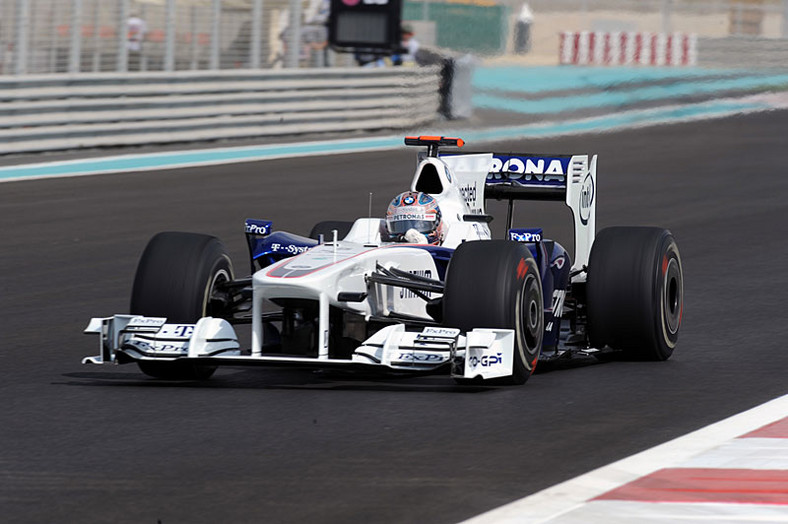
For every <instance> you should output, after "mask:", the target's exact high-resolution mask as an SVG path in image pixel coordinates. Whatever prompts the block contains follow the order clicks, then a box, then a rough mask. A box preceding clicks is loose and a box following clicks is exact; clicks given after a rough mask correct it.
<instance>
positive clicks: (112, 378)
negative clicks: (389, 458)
mask: <svg viewBox="0 0 788 524" xmlns="http://www.w3.org/2000/svg"><path fill="white" fill-rule="evenodd" d="M62 376H63V377H65V378H66V379H67V381H65V382H57V383H55V385H66V386H91V387H96V386H97V387H141V388H173V387H174V388H199V389H284V390H288V389H289V390H333V391H397V392H409V391H411V392H420V393H423V392H434V393H484V392H489V391H495V390H497V389H501V387H499V386H492V385H489V384H483V383H479V384H478V385H477V384H468V385H466V384H456V383H454V382H453V381H452V379H451V378H449V377H448V376H424V377H403V378H397V377H394V378H392V377H381V376H379V375H372V376H364V375H349V374H348V373H337V372H325V371H323V372H320V371H306V370H288V371H282V370H279V371H273V372H272V371H261V370H248V369H247V370H234V369H232V368H228V369H225V370H221V372H220V373H217V375H215V376H214V377H213V378H211V379H210V380H160V379H153V378H149V377H146V376H145V375H143V374H142V373H138V372H103V371H84V372H76V373H64V374H63V375H62Z"/></svg>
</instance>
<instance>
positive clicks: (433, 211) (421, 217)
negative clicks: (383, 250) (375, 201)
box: [386, 191, 444, 245]
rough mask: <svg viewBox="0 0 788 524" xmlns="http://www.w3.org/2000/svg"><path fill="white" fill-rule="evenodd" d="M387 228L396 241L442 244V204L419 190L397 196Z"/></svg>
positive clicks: (388, 212)
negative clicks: (439, 204)
mask: <svg viewBox="0 0 788 524" xmlns="http://www.w3.org/2000/svg"><path fill="white" fill-rule="evenodd" d="M386 229H387V230H388V233H389V236H390V237H391V239H392V240H393V241H395V242H409V243H411V244H433V245H437V244H440V243H441V242H442V241H443V235H444V228H443V221H442V220H441V210H440V208H439V207H438V201H437V200H435V198H434V197H432V196H430V195H428V194H427V193H421V192H417V191H405V192H404V193H401V194H399V195H397V196H396V197H394V200H392V201H391V204H389V208H388V211H386Z"/></svg>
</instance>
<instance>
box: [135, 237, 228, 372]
mask: <svg viewBox="0 0 788 524" xmlns="http://www.w3.org/2000/svg"><path fill="white" fill-rule="evenodd" d="M232 280H233V267H232V261H231V260H230V256H229V255H228V254H227V250H226V248H225V247H224V245H223V244H222V243H221V242H220V241H219V239H217V238H216V237H212V236H209V235H200V234H196V233H179V232H165V233H159V234H157V235H156V236H154V237H153V238H152V239H151V240H150V242H148V245H147V247H146V248H145V251H144V252H143V253H142V257H141V258H140V262H139V264H138V266H137V274H136V276H135V277H134V287H133V288H132V292H131V308H130V310H131V314H133V315H145V316H150V317H166V318H167V321H168V322H171V323H176V324H194V323H196V322H197V321H198V320H199V319H200V318H202V317H206V316H213V317H223V316H226V315H228V314H229V311H228V310H227V297H225V296H222V294H221V292H219V291H218V289H217V288H218V285H219V284H221V283H222V282H229V281H232ZM138 365H139V368H140V370H141V371H142V372H143V373H145V374H146V375H149V376H152V377H155V378H162V379H170V380H204V379H207V378H209V377H210V376H211V375H212V374H213V373H214V371H216V366H199V365H197V364H194V363H193V362H183V361H174V362H152V361H144V362H138Z"/></svg>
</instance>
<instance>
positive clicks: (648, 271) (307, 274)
mask: <svg viewBox="0 0 788 524" xmlns="http://www.w3.org/2000/svg"><path fill="white" fill-rule="evenodd" d="M405 144H406V145H414V146H426V148H427V150H426V152H421V153H420V154H419V162H418V166H417V168H416V173H415V176H414V177H413V181H412V183H411V186H410V191H408V192H405V193H403V194H402V195H399V196H397V198H395V199H394V201H392V203H391V205H390V206H389V211H388V213H387V216H386V219H379V218H360V219H358V220H356V221H355V222H352V223H349V222H321V223H319V224H317V225H316V226H315V228H314V229H313V231H312V233H311V234H310V237H309V238H307V237H302V236H298V235H294V234H291V233H286V232H274V231H273V230H272V223H271V222H270V221H264V220H252V219H250V220H247V221H246V239H247V243H248V246H249V253H250V260H251V265H252V274H251V276H249V277H246V278H236V276H235V273H234V271H233V266H232V263H231V261H230V258H229V256H228V255H227V251H226V250H225V248H224V246H223V245H222V244H221V242H220V241H219V240H218V239H216V238H215V237H211V236H206V235H200V234H193V233H173V232H168V233H160V234H158V235H156V236H154V237H153V239H152V240H151V241H150V243H149V244H148V246H147V247H146V248H145V251H144V253H143V254H142V258H141V260H140V262H139V266H138V268H137V273H136V277H135V280H134V287H133V291H132V295H131V314H128V315H115V316H112V317H106V318H94V319H92V320H91V322H90V324H89V326H88V327H87V329H86V331H85V332H86V333H95V334H98V335H99V336H100V344H99V348H100V354H99V355H98V356H95V357H89V358H86V359H84V361H83V362H85V363H93V364H108V363H116V364H123V363H128V362H136V363H137V364H138V365H139V367H140V369H141V370H142V372H144V373H145V374H147V375H150V376H152V377H156V378H162V379H206V378H208V377H210V376H211V374H213V372H214V371H215V370H216V368H217V366H219V365H231V366H254V365H266V366H301V367H307V368H317V369H332V368H340V369H347V370H351V371H367V372H370V371H382V372H385V373H387V374H395V375H396V374H401V375H413V374H433V373H445V374H449V375H451V376H452V377H453V378H454V379H455V380H457V381H459V382H471V381H476V382H478V381H482V380H491V381H493V382H494V383H501V384H522V383H524V382H525V381H526V380H527V379H528V377H529V376H530V375H531V374H532V373H533V372H534V369H535V368H536V366H537V364H538V363H539V362H540V361H541V362H555V361H563V360H571V359H575V358H590V357H593V356H596V355H601V354H603V353H609V352H618V353H619V354H622V355H624V356H625V357H628V358H636V359H646V360H665V359H667V358H669V357H670V355H671V353H672V352H673V349H674V347H675V345H676V340H677V337H678V332H679V327H680V324H681V318H682V309H683V275H682V267H681V257H680V256H679V250H678V247H677V246H676V242H675V241H674V239H673V236H672V235H671V233H670V232H669V231H666V230H664V229H659V228H650V227H611V228H607V229H604V230H602V231H601V232H600V233H599V234H598V235H595V213H596V187H597V186H596V165H597V158H596V156H590V157H589V156H588V155H572V156H569V155H563V156H562V155H553V156H538V155H526V154H516V155H515V154H497V153H475V154H459V153H458V152H457V150H456V149H455V150H452V151H451V152H447V151H446V150H443V151H439V148H441V147H447V146H454V147H457V146H460V147H461V146H462V145H463V142H462V140H461V139H457V138H445V137H425V136H422V137H408V138H406V139H405ZM489 198H496V199H505V200H508V205H509V207H508V209H509V212H508V214H507V215H508V216H507V229H508V238H507V239H505V240H492V239H491V233H490V228H489V222H490V221H491V220H492V217H490V216H489V215H488V214H486V212H485V199H489ZM521 199H536V200H555V201H562V202H564V203H565V204H566V205H567V206H568V207H569V208H570V209H571V211H572V214H573V217H574V233H575V255H574V261H571V260H570V257H569V254H568V253H567V251H566V249H564V248H563V247H562V246H561V245H559V244H558V243H557V242H554V241H552V240H548V239H546V238H544V236H543V233H542V229H537V228H528V229H523V228H512V206H513V201H515V200H521ZM249 323H251V346H250V347H242V346H241V345H240V344H239V342H238V337H237V335H236V331H235V328H234V326H237V325H238V324H249Z"/></svg>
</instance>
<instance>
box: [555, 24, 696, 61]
mask: <svg viewBox="0 0 788 524" xmlns="http://www.w3.org/2000/svg"><path fill="white" fill-rule="evenodd" d="M560 60H561V64H574V65H652V66H692V65H695V64H696V63H697V61H698V37H697V35H694V34H693V35H688V34H684V33H634V32H605V31H596V32H593V31H579V32H576V31H564V32H563V33H561V49H560Z"/></svg>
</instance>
